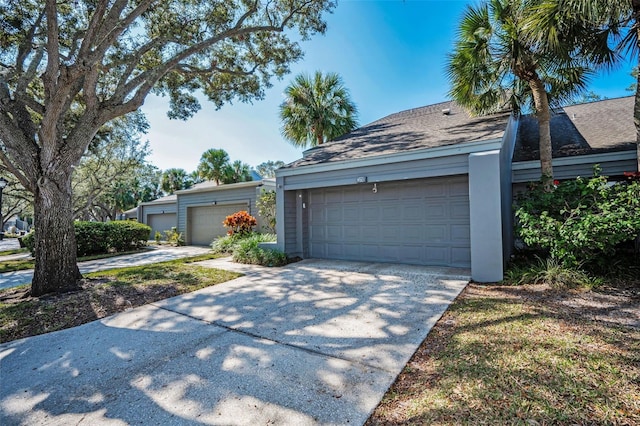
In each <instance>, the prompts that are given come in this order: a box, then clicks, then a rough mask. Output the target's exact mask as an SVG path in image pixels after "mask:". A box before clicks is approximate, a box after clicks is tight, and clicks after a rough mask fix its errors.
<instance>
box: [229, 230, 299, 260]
mask: <svg viewBox="0 0 640 426" xmlns="http://www.w3.org/2000/svg"><path fill="white" fill-rule="evenodd" d="M273 237H275V236H274V235H273V234H253V235H252V236H251V237H249V238H243V239H242V240H240V241H239V242H238V244H237V246H236V247H235V250H234V251H233V261H234V262H238V263H249V264H253V265H263V266H283V265H286V264H287V255H285V254H284V253H283V252H281V251H279V250H272V249H263V248H260V247H258V244H260V243H262V242H269V241H273V240H274V238H273Z"/></svg>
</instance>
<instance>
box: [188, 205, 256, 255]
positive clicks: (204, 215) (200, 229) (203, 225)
mask: <svg viewBox="0 0 640 426" xmlns="http://www.w3.org/2000/svg"><path fill="white" fill-rule="evenodd" d="M240 210H247V203H244V204H228V205H221V206H201V207H191V208H188V209H187V216H188V218H187V223H188V230H187V233H188V235H189V238H190V241H189V243H190V244H193V245H197V246H208V245H209V244H211V242H212V241H213V240H215V239H216V238H217V237H220V236H223V235H225V233H226V232H227V230H226V228H225V227H224V226H223V225H222V222H223V221H224V219H225V218H226V217H227V216H229V215H230V214H233V213H235V212H238V211H240Z"/></svg>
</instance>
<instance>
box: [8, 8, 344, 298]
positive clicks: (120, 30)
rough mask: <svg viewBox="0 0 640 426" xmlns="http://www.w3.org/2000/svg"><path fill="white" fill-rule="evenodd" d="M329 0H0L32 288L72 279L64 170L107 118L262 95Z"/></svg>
mask: <svg viewBox="0 0 640 426" xmlns="http://www.w3.org/2000/svg"><path fill="white" fill-rule="evenodd" d="M334 6H335V5H334V2H333V1H331V0H267V1H262V0H225V1H202V2H193V1H190V0H74V1H70V0H0V162H1V163H2V166H3V167H4V168H6V169H7V170H8V171H10V172H11V173H12V174H14V175H15V176H16V177H17V179H18V180H19V181H20V183H21V184H22V185H23V186H24V187H25V188H26V189H27V190H29V191H31V192H32V193H33V194H34V215H35V221H36V223H37V224H38V229H39V230H40V232H38V234H37V236H36V241H35V256H36V259H37V261H36V268H35V271H34V278H33V281H32V288H31V292H32V294H33V295H34V296H38V295H41V294H44V293H48V292H53V291H66V290H73V289H75V288H77V285H78V282H79V281H78V280H79V278H80V277H81V275H80V272H79V270H78V268H77V264H76V263H77V262H76V259H77V258H76V256H75V252H76V241H75V237H74V230H73V226H72V217H73V209H72V200H71V175H72V170H73V168H74V167H75V166H77V165H78V163H79V162H80V160H81V158H82V156H83V155H84V153H85V152H86V150H87V148H88V147H89V144H90V143H91V141H92V140H93V137H94V136H95V135H96V133H98V131H99V129H100V128H101V127H102V126H103V125H105V124H106V123H108V122H109V121H111V120H113V119H115V118H117V117H122V116H124V115H126V114H128V113H131V112H134V111H136V110H137V109H138V108H140V107H141V106H142V104H143V102H144V100H145V98H146V96H147V95H148V94H149V93H155V94H159V95H166V96H169V100H170V111H169V116H170V117H172V118H187V117H189V116H191V115H192V114H193V113H194V112H195V111H197V110H198V108H199V107H200V105H199V104H198V101H197V99H196V97H195V96H194V94H193V93H194V91H196V90H200V91H202V93H204V95H205V96H206V97H207V98H208V99H209V100H210V101H211V102H213V103H214V104H215V105H216V107H218V108H219V107H221V106H222V105H223V104H224V103H226V102H230V101H232V100H240V101H249V100H252V99H256V98H257V99H259V98H262V97H263V96H264V91H265V88H267V87H269V85H270V79H271V78H272V77H274V76H275V77H280V76H283V75H284V74H286V73H287V72H288V71H289V65H290V64H291V62H293V61H296V60H298V59H300V58H301V56H302V50H301V48H300V46H299V44H298V40H300V39H306V38H308V37H309V36H311V35H313V34H314V33H318V32H320V33H322V32H324V30H325V26H326V25H325V22H324V21H323V17H322V15H323V13H324V12H327V11H331V10H332V9H333V7H334Z"/></svg>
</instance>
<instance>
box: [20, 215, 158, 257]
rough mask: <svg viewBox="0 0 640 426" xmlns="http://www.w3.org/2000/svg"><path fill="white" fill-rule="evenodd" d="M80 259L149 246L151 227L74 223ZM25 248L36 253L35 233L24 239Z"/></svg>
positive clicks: (117, 222)
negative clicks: (148, 239)
mask: <svg viewBox="0 0 640 426" xmlns="http://www.w3.org/2000/svg"><path fill="white" fill-rule="evenodd" d="M73 226H74V230H75V234H76V244H77V247H78V249H77V254H78V257H83V256H91V255H94V254H103V253H109V252H110V251H127V250H133V249H139V248H141V247H144V246H145V245H146V244H147V238H148V237H149V233H150V232H151V227H149V226H147V225H145V224H142V223H138V222H133V221H124V220H122V221H120V220H119V221H114V222H85V221H76V222H74V223H73ZM22 242H23V244H25V247H27V248H28V249H29V251H31V253H32V254H33V253H34V246H35V231H34V232H30V233H29V234H27V235H25V236H24V237H23V238H22Z"/></svg>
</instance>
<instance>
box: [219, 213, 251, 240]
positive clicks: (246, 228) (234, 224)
mask: <svg viewBox="0 0 640 426" xmlns="http://www.w3.org/2000/svg"><path fill="white" fill-rule="evenodd" d="M222 224H223V225H224V226H225V227H227V228H229V230H228V231H227V234H228V235H233V234H249V233H251V232H252V231H253V228H254V227H255V226H257V225H258V221H257V220H256V218H255V217H253V216H251V215H250V214H249V213H247V212H246V211H244V210H241V211H239V212H235V213H234V214H232V215H229V216H227V217H226V218H225V220H224V221H223V222H222Z"/></svg>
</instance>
